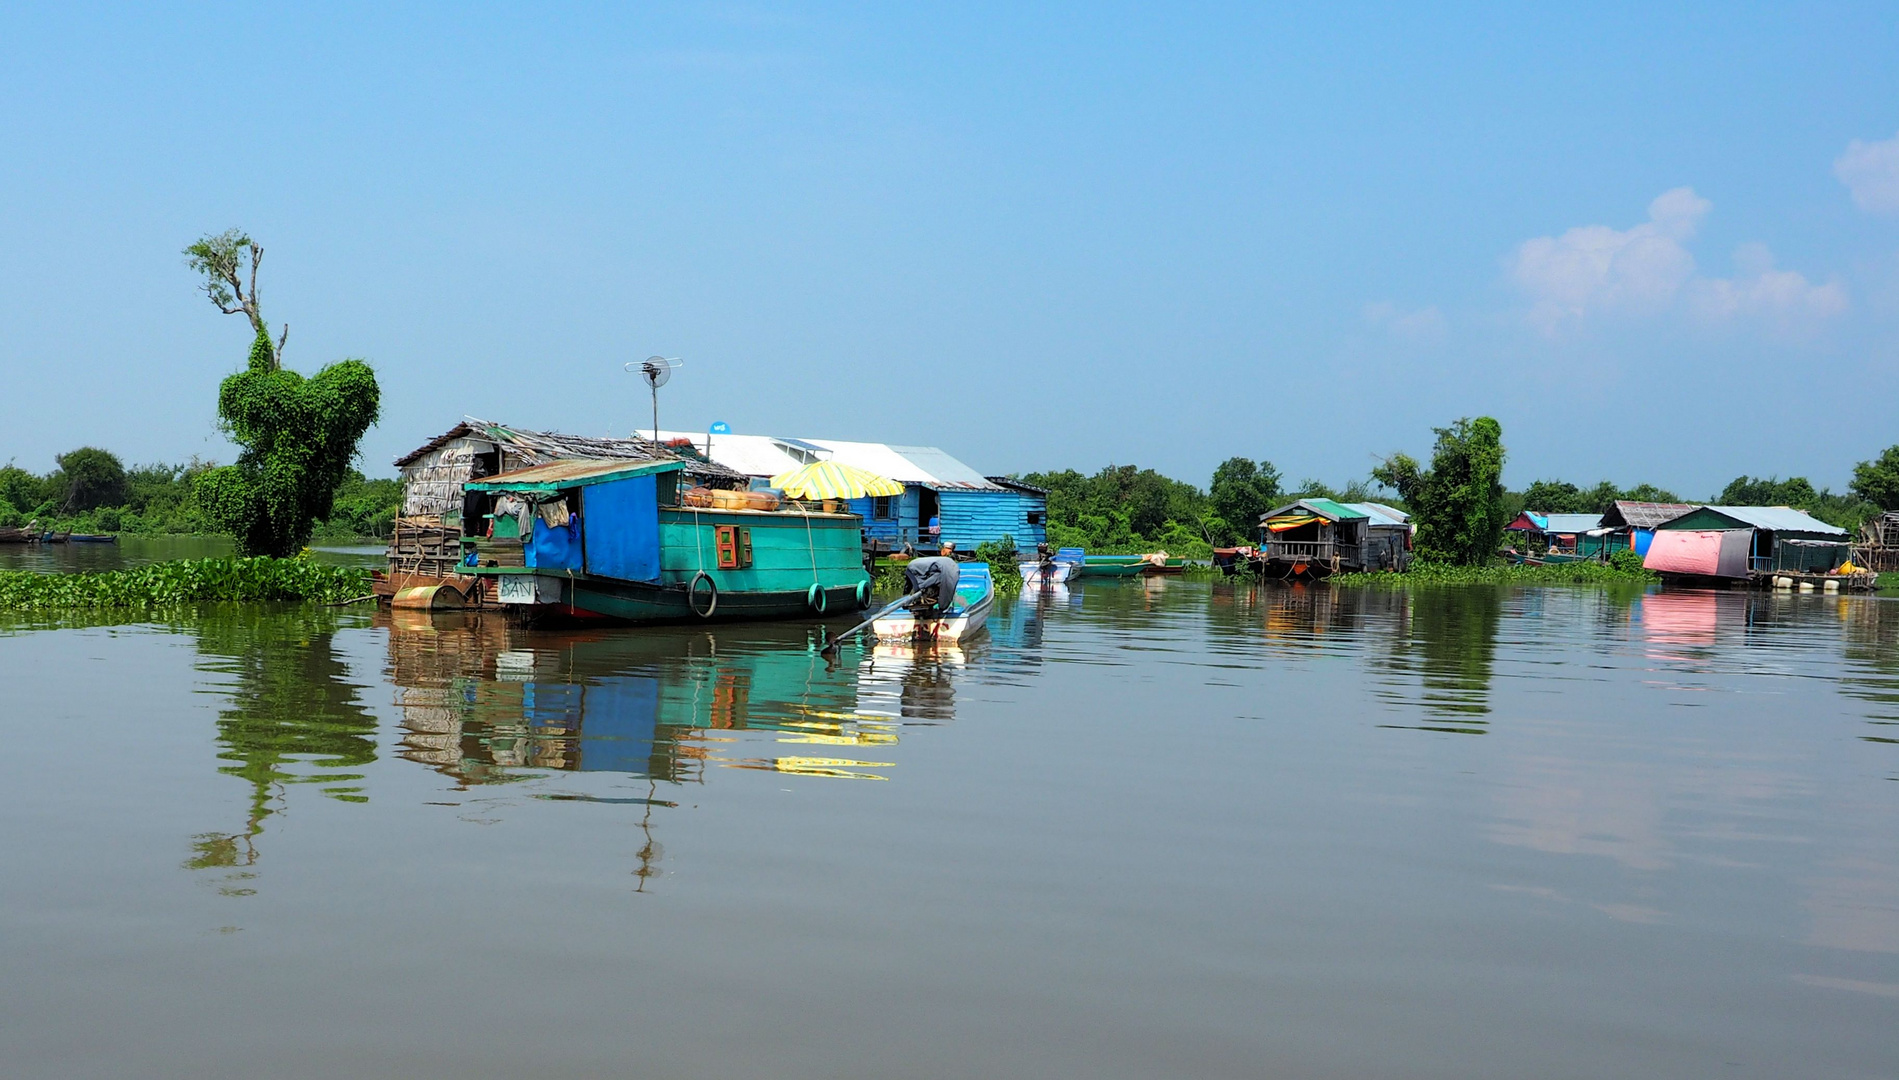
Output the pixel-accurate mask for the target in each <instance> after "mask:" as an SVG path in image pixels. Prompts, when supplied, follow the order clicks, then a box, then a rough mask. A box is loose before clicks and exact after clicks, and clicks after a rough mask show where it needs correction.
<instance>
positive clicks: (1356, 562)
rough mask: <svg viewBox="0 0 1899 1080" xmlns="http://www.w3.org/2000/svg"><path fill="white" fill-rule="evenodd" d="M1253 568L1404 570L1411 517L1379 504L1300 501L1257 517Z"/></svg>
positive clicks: (1275, 571)
mask: <svg viewBox="0 0 1899 1080" xmlns="http://www.w3.org/2000/svg"><path fill="white" fill-rule="evenodd" d="M1259 530H1260V545H1259V555H1258V556H1257V558H1256V560H1255V561H1256V567H1257V569H1258V570H1259V572H1260V573H1262V574H1265V575H1266V576H1268V577H1324V576H1327V575H1330V574H1334V573H1341V572H1344V573H1350V572H1355V571H1370V570H1404V569H1406V568H1407V567H1409V566H1410V564H1411V524H1410V518H1409V516H1408V515H1407V514H1405V513H1404V511H1402V510H1397V509H1394V508H1392V507H1389V506H1386V505H1384V504H1383V503H1340V502H1334V501H1333V500H1331V499H1300V500H1298V501H1296V502H1290V503H1287V504H1286V505H1284V506H1281V507H1279V508H1278V509H1275V510H1271V511H1268V512H1267V513H1265V514H1262V515H1260V519H1259Z"/></svg>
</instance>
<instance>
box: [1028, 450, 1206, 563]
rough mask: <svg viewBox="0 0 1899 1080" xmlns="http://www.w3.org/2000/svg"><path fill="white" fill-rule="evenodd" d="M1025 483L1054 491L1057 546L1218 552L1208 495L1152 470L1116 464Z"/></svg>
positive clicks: (1052, 523)
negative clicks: (1210, 525)
mask: <svg viewBox="0 0 1899 1080" xmlns="http://www.w3.org/2000/svg"><path fill="white" fill-rule="evenodd" d="M1021 479H1022V480H1023V481H1024V482H1025V483H1030V484H1034V485H1035V486H1036V487H1040V488H1046V489H1048V542H1049V543H1050V544H1053V545H1054V546H1056V547H1080V548H1087V549H1088V550H1089V551H1090V552H1091V553H1095V554H1105V555H1133V554H1140V553H1143V552H1149V551H1154V550H1156V549H1162V548H1164V549H1166V550H1167V551H1170V552H1173V553H1174V554H1177V555H1205V554H1206V553H1207V552H1209V551H1211V550H1212V549H1213V545H1212V544H1211V543H1210V530H1209V529H1207V527H1206V518H1207V517H1208V515H1209V513H1210V510H1209V507H1208V505H1207V497H1206V495H1205V494H1203V493H1202V492H1201V491H1200V489H1199V488H1196V487H1194V486H1193V485H1192V484H1188V483H1183V482H1182V481H1179V480H1174V479H1170V478H1168V477H1165V476H1162V475H1161V474H1160V473H1157V472H1155V471H1154V470H1152V469H1142V468H1137V467H1135V466H1133V465H1110V466H1108V467H1107V468H1105V469H1102V470H1101V471H1100V472H1098V473H1095V474H1094V475H1093V476H1083V475H1082V474H1081V473H1079V472H1076V471H1075V470H1073V469H1067V470H1064V471H1062V472H1053V473H1029V474H1028V475H1026V476H1024V477H1022V478H1021Z"/></svg>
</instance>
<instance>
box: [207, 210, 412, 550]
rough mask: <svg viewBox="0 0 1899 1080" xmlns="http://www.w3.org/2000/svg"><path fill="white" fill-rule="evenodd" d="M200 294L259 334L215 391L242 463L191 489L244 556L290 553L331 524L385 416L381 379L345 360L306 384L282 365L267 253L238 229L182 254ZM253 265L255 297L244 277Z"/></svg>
mask: <svg viewBox="0 0 1899 1080" xmlns="http://www.w3.org/2000/svg"><path fill="white" fill-rule="evenodd" d="M185 254H186V256H187V257H188V261H189V263H190V265H191V267H192V269H194V270H196V271H198V272H199V273H201V274H203V275H204V279H205V280H204V284H203V288H204V291H205V295H206V296H208V297H210V299H211V302H212V304H213V305H215V306H216V307H217V309H218V310H219V311H222V312H224V313H225V314H227V315H236V314H243V315H245V316H247V317H248V318H249V319H250V322H251V327H252V329H253V330H254V331H255V333H254V335H253V337H252V339H251V354H250V361H249V363H248V364H247V365H246V368H245V370H243V371H240V372H238V373H236V374H235V375H232V376H230V377H228V378H226V379H225V380H224V383H223V384H222V385H221V386H220V387H219V388H218V417H219V418H220V420H221V421H222V422H223V424H224V428H225V431H226V433H227V434H229V435H230V437H231V441H233V442H235V443H237V444H238V445H239V446H240V447H242V448H243V452H242V453H241V454H239V455H238V459H237V464H235V465H224V466H219V467H217V468H213V469H208V470H206V471H205V472H204V473H203V474H202V475H200V476H199V477H197V480H196V483H195V485H194V491H195V492H196V494H197V498H198V505H199V506H200V508H201V509H202V510H203V512H204V515H205V518H206V519H207V520H208V521H210V522H211V523H212V524H213V525H214V526H215V527H216V528H218V529H219V530H220V531H223V532H228V533H230V534H231V535H232V537H234V538H235V539H236V540H237V546H238V550H239V551H242V552H244V553H245V554H247V555H275V556H279V557H282V556H287V555H291V554H294V553H295V552H297V551H298V550H300V549H301V548H302V547H303V546H304V545H305V544H307V543H308V542H309V540H310V537H311V534H312V533H313V532H314V531H315V528H316V523H317V522H318V521H320V520H323V519H325V518H328V517H329V516H330V512H331V510H332V509H333V506H334V500H335V497H336V491H337V488H338V487H339V486H340V485H341V484H342V482H343V477H344V474H345V473H346V472H347V471H348V469H349V463H350V461H351V460H352V459H354V458H355V456H356V446H357V443H358V442H360V441H361V439H362V437H363V433H364V432H365V431H368V430H369V427H370V425H371V424H374V423H375V422H376V419H377V417H378V416H379V415H380V414H381V407H382V406H381V403H382V391H381V389H380V388H379V387H378V386H377V385H376V373H375V372H374V371H373V370H371V369H370V366H369V365H368V364H367V363H365V362H364V361H362V360H355V359H351V360H343V361H341V362H339V363H335V364H331V365H329V366H328V367H325V368H323V369H322V370H321V371H318V372H317V373H316V374H315V375H314V376H311V377H310V378H309V379H305V378H304V377H303V376H302V375H299V374H297V373H296V372H294V371H286V370H285V369H284V367H283V345H284V341H285V339H287V338H288V337H289V335H290V328H289V327H288V326H285V327H284V332H283V335H282V336H281V337H279V338H278V340H277V341H275V342H272V341H271V338H270V330H269V327H268V326H267V325H266V324H265V322H264V317H263V314H262V312H261V311H260V309H259V307H258V297H257V266H258V263H259V262H260V261H261V260H262V259H263V255H264V249H263V248H262V247H261V246H259V245H258V244H257V243H255V242H254V241H252V240H251V238H250V237H248V236H245V235H244V234H243V233H241V232H239V231H237V230H236V229H232V230H230V231H228V232H225V233H222V234H220V235H217V236H206V237H204V238H203V239H201V240H199V241H198V242H197V243H195V244H193V245H191V246H190V247H188V248H186V249H185ZM247 262H248V269H249V278H250V291H249V292H248V294H247V293H246V291H245V286H244V281H243V274H244V271H245V269H246V264H247Z"/></svg>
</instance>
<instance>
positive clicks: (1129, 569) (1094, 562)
mask: <svg viewBox="0 0 1899 1080" xmlns="http://www.w3.org/2000/svg"><path fill="white" fill-rule="evenodd" d="M1084 558H1085V560H1086V561H1084V562H1083V563H1082V565H1081V571H1080V573H1079V574H1077V575H1076V576H1078V577H1084V578H1097V577H1136V576H1138V575H1141V574H1178V573H1182V572H1184V571H1185V570H1186V569H1187V560H1186V559H1182V558H1178V557H1174V556H1170V555H1168V554H1167V553H1166V552H1164V551H1157V552H1154V553H1153V554H1150V555H1088V556H1085V557H1084Z"/></svg>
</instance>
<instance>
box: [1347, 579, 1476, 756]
mask: <svg viewBox="0 0 1899 1080" xmlns="http://www.w3.org/2000/svg"><path fill="white" fill-rule="evenodd" d="M1353 591H1365V590H1353ZM1398 595H1399V597H1400V598H1401V602H1402V603H1404V605H1405V608H1406V614H1405V617H1404V619H1403V620H1402V623H1401V624H1400V625H1399V626H1395V627H1394V630H1397V631H1398V632H1396V633H1394V634H1393V637H1392V643H1391V648H1390V652H1389V660H1388V661H1387V662H1386V664H1385V665H1384V670H1385V677H1384V678H1382V679H1380V680H1379V685H1378V686H1377V688H1376V691H1375V692H1376V693H1377V695H1378V696H1379V697H1380V698H1382V699H1384V700H1385V701H1387V702H1389V703H1392V704H1400V705H1404V706H1416V707H1419V708H1421V709H1422V710H1423V712H1424V715H1425V718H1426V722H1425V723H1422V724H1386V725H1383V726H1385V727H1414V728H1418V729H1420V730H1424V731H1440V732H1448V733H1452V734H1459V735H1482V734H1484V733H1486V732H1487V731H1488V730H1489V726H1488V725H1489V720H1488V719H1487V717H1488V716H1489V715H1490V682H1491V678H1492V676H1493V672H1492V668H1493V667H1494V665H1495V662H1496V654H1497V627H1498V625H1499V624H1500V623H1501V621H1502V618H1503V597H1504V590H1501V589H1491V588H1461V589H1432V590H1420V591H1419V592H1417V593H1415V594H1414V593H1401V594H1398ZM1392 676H1397V677H1396V678H1393V677H1392ZM1413 680H1415V684H1414V683H1413Z"/></svg>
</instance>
